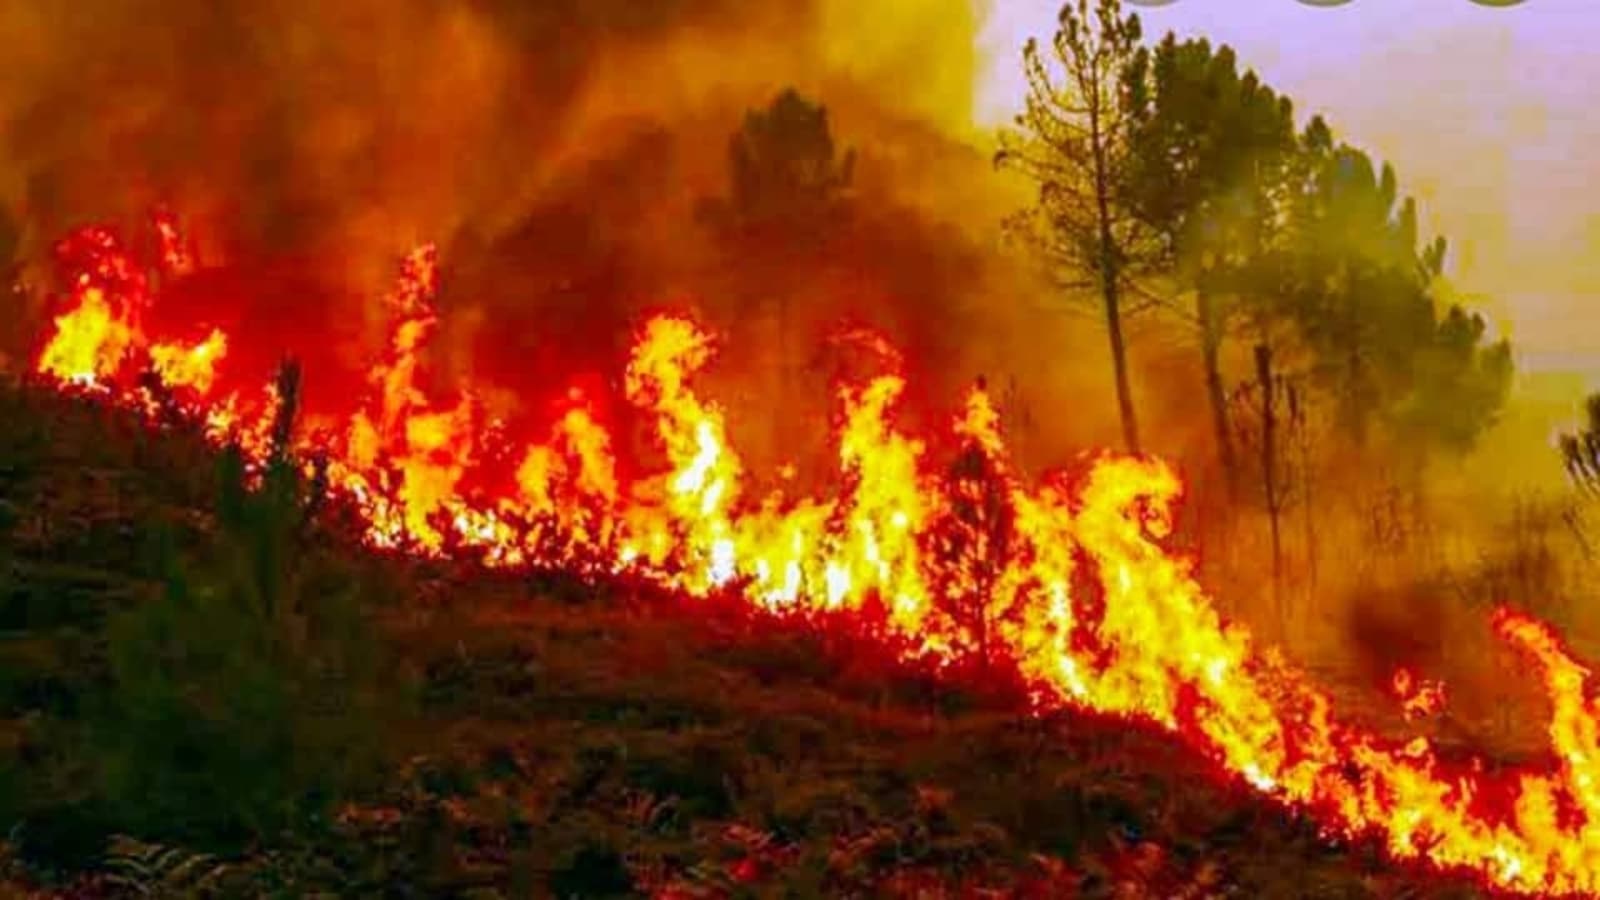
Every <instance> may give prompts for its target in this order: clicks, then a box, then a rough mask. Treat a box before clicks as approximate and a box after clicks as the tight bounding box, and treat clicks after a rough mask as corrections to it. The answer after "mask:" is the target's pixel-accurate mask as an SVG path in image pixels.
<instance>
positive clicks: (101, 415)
mask: <svg viewBox="0 0 1600 900" xmlns="http://www.w3.org/2000/svg"><path fill="white" fill-rule="evenodd" d="M229 477H230V476H228V475H227V467H226V465H225V464H222V463H220V462H219V460H218V455H217V454H216V453H214V452H212V451H210V450H208V449H206V448H204V447H203V446H201V445H200V444H199V443H198V442H197V441H196V440H195V439H194V438H193V437H192V436H189V435H185V434H182V433H173V434H157V433H152V432H150V431H148V430H147V429H143V428H140V427H136V426H134V425H132V423H130V422H128V421H127V420H125V419H124V418H123V417H122V416H120V415H116V414H109V413H106V412H105V411H103V410H100V409H97V408H96V407H95V406H94V405H92V404H85V403H81V402H76V401H70V400H65V399H63V398H60V397H57V396H53V395H48V394H45V393H41V392H38V391H36V390H19V389H18V388H16V387H15V386H10V387H4V388H0V535H3V536H0V834H3V835H4V838H3V843H0V897H8V896H41V897H52V896H76V897H98V896H123V895H133V894H141V895H145V896H191V895H198V896H305V895H309V894H316V893H319V892H320V893H324V894H326V895H340V896H349V895H353V896H396V897H411V896H415V897H422V896H427V897H499V896H506V897H511V896H561V897H565V896H581V897H591V896H627V895H655V896H663V897H665V896H676V897H724V896H728V897H731V896H748V897H768V896H770V897H779V896H783V897H790V896H794V897H808V896H919V897H939V896H963V897H964V896H979V895H983V896H1039V897H1070V896H1085V897H1113V896H1115V897H1161V898H1167V897H1197V898H1198V897H1221V896H1229V897H1329V898H1333V897H1472V896H1480V893H1479V892H1477V891H1475V890H1474V889H1473V888H1472V887H1471V886H1470V884H1468V883H1467V882H1464V881H1462V880H1458V879H1445V878H1440V877H1437V876H1434V875H1431V874H1429V873H1424V872H1419V871H1417V870H1415V869H1412V868H1406V867H1397V866H1394V865H1390V864H1387V863H1385V862H1383V861H1382V859H1381V858H1380V856H1379V854H1377V853H1376V852H1374V850H1373V849H1372V848H1371V847H1370V846H1365V845H1358V846H1342V845H1337V844H1335V843H1332V842H1329V841H1327V840H1324V839H1320V838H1318V837H1317V835H1316V834H1315V830H1314V828H1313V827H1312V826H1311V825H1310V824H1309V823H1307V822H1306V821H1304V820H1302V819H1299V818H1297V817H1295V816H1292V815H1289V814H1286V813H1284V812H1282V811H1280V810H1278V809H1277V808H1275V807H1273V806H1272V805H1270V804H1268V803H1265V802H1263V801H1261V800H1260V799H1259V798H1257V797H1255V796H1253V795H1252V794H1250V793H1249V792H1248V791H1247V790H1245V789H1243V788H1242V787H1241V786H1239V785H1237V784H1233V783H1230V782H1228V781H1227V780H1225V779H1222V778H1220V777H1219V776H1218V774H1217V773H1216V771H1215V770H1214V769H1213V768H1212V767H1211V766H1210V765H1208V764H1206V763H1205V762H1204V761H1203V760H1200V759H1198V758H1196V757H1195V756H1194V755H1193V754H1191V753H1190V752H1188V751H1187V750H1185V749H1184V748H1183V747H1181V746H1179V745H1178V744H1176V743H1175V742H1174V741H1172V740H1170V739H1168V738H1167V737H1165V736H1163V735H1161V734H1158V733H1155V732H1154V731H1152V730H1151V729H1148V728H1144V727H1141V726H1138V725H1136V724H1132V723H1126V722H1118V721H1110V720H1106V719H1103V718H1098V717H1093V716H1086V715H1082V714H1077V713H1060V714H1057V715H1053V716H1050V717H1047V718H1035V717H1030V716H1028V715H1026V714H1024V713H1023V712H1022V708H1021V706H1020V704H1019V701H1018V700H1017V699H1016V697H1015V695H1014V694H1012V693H1011V692H1009V691H1007V690H1005V689H1004V688H1003V687H996V686H995V685H996V684H999V685H1004V684H1005V679H1002V678H995V677H992V676H985V675H983V674H982V673H969V674H968V675H966V676H956V677H945V678H935V677H933V676H932V675H931V674H929V673H928V672H927V671H926V670H924V669H921V668H919V667H917V666H915V665H912V664H906V663H901V662H895V661H894V660H893V659H891V658H890V657H889V655H888V654H885V653H884V652H883V651H882V650H881V649H880V648H879V647H878V646H877V645H876V644H874V643H873V641H872V640H871V639H870V638H868V637H866V636H863V635H861V634H859V633H856V632H857V631H859V629H856V630H852V629H851V628H816V627H810V626H806V625H801V624H794V623H783V622H778V621H775V620H772V619H770V618H764V617H762V616H759V615H756V614H753V613H750V612H748V611H746V610H744V609H742V608H741V607H739V606H738V605H737V604H734V603H717V602H709V603H701V604H696V603H685V602H681V601H678V600H675V599H673V598H662V597H657V596H651V595H648V594H645V593H641V592H637V591H631V590H627V589H625V588H622V587H612V588H607V589H596V588H592V587H583V586H581V585H576V584H571V583H563V582H561V581H558V580H554V579H549V578H533V577H506V576H487V575H484V574H483V573H481V572H478V571H475V570H472V569H470V568H464V567H437V566H417V565H413V564H407V563H403V562H401V561H396V560H382V559H376V558H373V557H372V556H370V555H369V554H365V553H362V552H360V551H358V550H356V549H354V548H353V547H351V546H350V544H349V542H348V540H347V539H346V538H345V537H343V536H342V535H341V533H340V531H339V529H338V527H337V524H336V523H337V516H336V515H333V514H332V513H329V514H327V515H326V516H325V518H326V519H327V520H328V522H327V523H323V524H317V525H312V526H305V525H301V524H294V525H292V526H283V525H282V521H281V520H280V519H274V518H273V513H272V510H273V509H274V507H271V505H270V504H261V503H256V504H254V505H252V501H249V500H248V499H241V497H240V496H239V495H238V493H237V491H233V490H231V489H230V488H228V487H227V484H229V483H230V482H229ZM219 485H220V487H219ZM274 523H277V524H274ZM980 685H983V686H985V687H982V688H980V687H979V686H980ZM986 891H993V892H995V893H993V894H990V893H985V892H986Z"/></svg>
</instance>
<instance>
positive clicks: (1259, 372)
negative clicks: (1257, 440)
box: [1256, 344, 1288, 625]
mask: <svg viewBox="0 0 1600 900" xmlns="http://www.w3.org/2000/svg"><path fill="white" fill-rule="evenodd" d="M1256 378H1257V379H1258V380H1259V382H1260V388H1261V486H1262V488H1263V490H1264V491H1265V493H1266V500H1267V519H1268V521H1269V522H1270V524H1271V528H1272V593H1273V597H1274V603H1275V604H1276V605H1278V615H1279V618H1280V620H1283V619H1284V616H1283V612H1284V611H1283V608H1282V603H1281V596H1280V595H1281V591H1282V587H1281V582H1282V580H1283V535H1282V533H1281V528H1280V527H1279V523H1278V505H1279V503H1278V467H1277V446H1276V441H1277V431H1278V419H1277V410H1276V408H1275V405H1274V403H1273V399H1274V398H1273V390H1272V387H1273V385H1272V348H1270V347H1268V346H1267V345H1266V344H1257V345H1256ZM1283 624H1285V625H1287V624H1288V623H1287V622H1286V621H1284V622H1283Z"/></svg>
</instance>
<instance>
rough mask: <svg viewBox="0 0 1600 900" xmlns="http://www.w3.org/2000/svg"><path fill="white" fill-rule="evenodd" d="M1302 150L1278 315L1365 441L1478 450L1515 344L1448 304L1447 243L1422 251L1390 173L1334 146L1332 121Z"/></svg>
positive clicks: (1351, 429) (1411, 213)
mask: <svg viewBox="0 0 1600 900" xmlns="http://www.w3.org/2000/svg"><path fill="white" fill-rule="evenodd" d="M1302 144H1303V146H1302V153H1304V154H1305V157H1306V163H1305V166H1304V169H1303V171H1304V172H1305V173H1306V176H1307V181H1306V183H1305V185H1304V188H1303V189H1302V190H1301V192H1300V193H1299V194H1298V196H1296V197H1295V198H1294V200H1293V201H1292V203H1291V205H1290V209H1289V212H1290V215H1289V218H1290V221H1291V222H1292V225H1291V237H1290V239H1289V242H1288V246H1287V248H1286V251H1285V254H1286V255H1285V259H1284V263H1285V265H1284V270H1283V271H1284V272H1285V273H1286V277H1285V278H1284V279H1283V283H1282V284H1281V288H1282V290H1283V295H1284V299H1285V301H1286V304H1285V305H1283V306H1281V307H1280V309H1279V312H1280V313H1281V314H1283V315H1285V316H1287V317H1288V318H1289V319H1291V320H1292V321H1293V323H1294V325H1295V326H1296V329H1297V331H1298V334H1299V336H1300V337H1301V338H1302V340H1303V341H1304V343H1305V345H1306V346H1307V348H1308V349H1309V350H1310V351H1311V354H1312V358H1313V372H1314V374H1315V375H1316V377H1317V378H1318V380H1319V381H1320V382H1321V383H1322V384H1323V385H1324V387H1325V388H1327V389H1328V390H1329V391H1330V392H1331V393H1332V394H1333V395H1334V396H1335V397H1337V398H1338V403H1337V412H1338V420H1339V423H1340V424H1341V426H1342V427H1343V428H1344V430H1345V431H1346V433H1347V434H1348V435H1350V437H1351V438H1352V439H1353V440H1354V441H1355V443H1356V444H1357V445H1358V446H1361V445H1364V444H1365V443H1366V441H1367V439H1368V436H1369V434H1370V432H1371V431H1372V429H1373V428H1374V426H1377V427H1379V428H1382V429H1383V430H1385V431H1386V432H1387V433H1388V434H1389V435H1390V436H1391V437H1393V438H1396V439H1398V440H1399V441H1400V442H1401V443H1402V444H1403V445H1404V446H1406V447H1408V448H1410V449H1412V450H1414V451H1416V452H1417V453H1419V454H1420V453H1425V452H1427V451H1428V450H1431V449H1444V450H1450V451H1462V450H1465V449H1468V448H1470V447H1471V446H1472V443H1473V441H1474V440H1475V439H1476V437H1477V435H1479V434H1480V433H1482V431H1483V430H1484V429H1485V428H1487V427H1489V426H1490V425H1491V424H1492V423H1493V422H1494V421H1495V418H1496V416H1497V414H1498V412H1499V410H1500V408H1501V406H1502V405H1503V404H1504V401H1505V397H1506V395H1507V393H1508V391H1509V388H1510V379H1511V372H1512V366H1511V353H1510V347H1509V345H1508V344H1507V343H1506V342H1505V341H1500V342H1496V343H1488V342H1487V341H1486V340H1485V338H1486V335H1487V327H1486V325H1485V323H1484V321H1483V319H1482V318H1481V317H1480V316H1477V315H1475V314H1472V313H1469V312H1467V311H1466V310H1463V309H1461V308H1459V307H1457V306H1446V305H1444V304H1442V303H1441V302H1440V298H1439V293H1440V291H1439V288H1440V286H1441V284H1442V277H1443V273H1444V265H1445V254H1446V246H1447V245H1446V243H1445V241H1444V239H1443V238H1436V239H1435V240H1433V241H1432V242H1431V243H1429V244H1426V245H1424V246H1422V247H1419V246H1418V244H1417V209H1416V203H1415V201H1413V200H1412V199H1410V198H1405V199H1404V200H1401V199H1400V198H1399V190H1398V179H1397V178H1396V175H1395V172H1394V169H1393V168H1392V167H1390V166H1387V165H1385V166H1382V167H1381V168H1379V167H1377V166H1374V165H1373V163H1372V161H1371V160H1370V159H1369V158H1368V157H1367V155H1366V154H1364V153H1362V152H1361V151H1359V150H1356V149H1354V148H1351V147H1348V146H1343V145H1340V146H1334V145H1333V143H1332V139H1331V134H1330V133H1329V132H1328V131H1327V130H1326V128H1325V126H1324V127H1321V128H1314V129H1308V131H1307V134H1306V136H1305V138H1304V139H1303V142H1302Z"/></svg>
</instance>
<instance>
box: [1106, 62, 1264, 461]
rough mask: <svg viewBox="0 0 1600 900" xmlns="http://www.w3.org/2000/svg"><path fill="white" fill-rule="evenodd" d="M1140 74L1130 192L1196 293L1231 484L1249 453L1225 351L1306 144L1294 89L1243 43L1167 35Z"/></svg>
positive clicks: (1168, 264)
mask: <svg viewBox="0 0 1600 900" xmlns="http://www.w3.org/2000/svg"><path fill="white" fill-rule="evenodd" d="M1146 60H1148V65H1147V68H1148V71H1147V72H1146V71H1143V70H1142V69H1136V70H1135V71H1133V72H1130V79H1131V80H1133V81H1134V82H1135V83H1146V84H1147V85H1148V87H1147V89H1145V90H1143V91H1140V92H1138V93H1137V94H1135V96H1136V97H1137V98H1138V99H1139V100H1140V101H1141V102H1140V103H1139V104H1138V105H1136V106H1135V107H1134V109H1133V110H1132V118H1133V126H1132V134H1131V142H1132V148H1133V154H1132V156H1131V158H1130V169H1131V173H1130V176H1131V177H1130V196H1131V198H1132V202H1133V205H1134V208H1135V210H1136V211H1137V213H1138V215H1139V216H1140V217H1141V218H1142V219H1143V220H1144V221H1145V222H1146V223H1147V224H1148V225H1149V226H1150V228H1151V229H1152V231H1153V233H1154V235H1155V238H1156V243H1155V248H1156V252H1157V254H1158V255H1157V260H1158V261H1159V263H1160V264H1161V265H1162V266H1163V267H1165V268H1167V269H1169V270H1170V272H1171V275H1172V277H1173V279H1174V282H1175V286H1176V287H1177V288H1178V289H1179V290H1182V291H1184V292H1186V293H1191V294H1192V296H1193V318H1194V323H1195V326H1196V328H1197V330H1198V332H1199V343H1200V351H1201V362H1202V365H1203V371H1204V374H1205V382H1206V397H1207V400H1208V402H1209V404H1210V407H1211V417H1212V426H1213V431H1214V434H1215V439H1216V441H1217V454H1218V457H1219V460H1220V462H1221V464H1222V468H1223V471H1224V473H1225V476H1226V478H1227V480H1228V482H1229V484H1230V485H1234V486H1236V485H1237V476H1238V462H1237V460H1236V457H1235V453H1234V445H1233V439H1232V435H1231V433H1230V428H1229V424H1228V403H1227V399H1226V385H1225V383H1224V378H1223V372H1222V363H1221V351H1222V346H1223V341H1224V339H1225V337H1226V335H1227V333H1228V328H1229V322H1230V320H1231V319H1232V318H1233V317H1234V314H1235V312H1236V311H1237V309H1238V308H1239V306H1240V304H1241V302H1248V301H1249V300H1250V299H1251V298H1252V297H1253V295H1254V292H1256V291H1257V290H1258V289H1259V287H1260V281H1261V277H1260V276H1261V272H1260V269H1261V266H1262V264H1263V261H1264V259H1265V256H1266V248H1267V246H1268V243H1269V240H1270V232H1271V230H1272V228H1273V218H1274V213H1275V206H1274V200H1275V197H1274V194H1275V191H1276V188H1277V187H1278V186H1279V185H1280V184H1281V183H1282V177H1281V176H1282V173H1283V171H1284V169H1285V166H1286V164H1287V161H1288V160H1289V158H1290V157H1291V155H1292V153H1293V151H1294V149H1295V132H1294V113H1293V108H1292V106H1291V104H1290V102H1289V100H1288V98H1286V97H1281V96H1279V95H1278V94H1276V93H1275V92H1273V90H1272V89H1271V88H1269V87H1267V86H1265V85H1263V84H1262V83H1261V82H1260V81H1259V80H1258V79H1257V77H1256V75H1255V73H1254V72H1248V71H1247V72H1244V73H1242V74H1241V73H1240V72H1239V70H1238V65H1237V61H1236V59H1235V57H1234V53H1233V50H1232V49H1231V48H1229V47H1226V46H1223V47H1219V48H1217V49H1215V50H1213V49H1212V47H1211V45H1210V43H1208V42H1207V41H1205V40H1188V41H1183V42H1181V43H1180V42H1179V41H1178V40H1177V38H1176V37H1175V36H1173V35H1172V34H1168V35H1167V36H1166V38H1165V39H1163V40H1162V41H1161V43H1160V44H1159V45H1157V46H1156V48H1155V52H1154V53H1153V54H1152V55H1150V56H1149V57H1139V58H1138V59H1137V61H1136V66H1139V67H1144V66H1145V65H1146V62H1145V61H1146Z"/></svg>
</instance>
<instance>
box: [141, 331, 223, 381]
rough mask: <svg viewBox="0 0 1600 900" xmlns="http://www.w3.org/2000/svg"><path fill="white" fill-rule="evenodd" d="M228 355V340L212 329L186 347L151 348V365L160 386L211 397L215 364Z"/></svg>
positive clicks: (174, 345)
mask: <svg viewBox="0 0 1600 900" xmlns="http://www.w3.org/2000/svg"><path fill="white" fill-rule="evenodd" d="M227 353H228V336H227V335H226V334H223V333H222V332H221V331H219V330H215V329H214V330H212V332H211V334H210V335H208V336H207V337H206V339H205V340H203V341H201V342H200V343H198V344H195V345H193V346H189V347H186V346H184V345H182V344H176V343H173V344H151V345H150V362H151V365H152V366H154V368H155V371H156V375H157V376H158V377H159V378H160V379H161V381H162V383H163V384H166V385H167V386H168V387H174V388H178V387H182V388H188V389H190V390H193V391H196V392H198V393H200V394H202V395H204V394H209V393H211V384H212V382H213V381H214V380H215V379H216V375H217V363H218V361H220V360H221V359H222V357H224V356H226V355H227Z"/></svg>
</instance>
